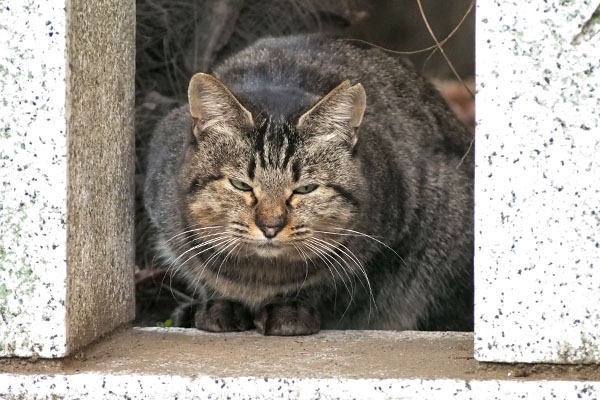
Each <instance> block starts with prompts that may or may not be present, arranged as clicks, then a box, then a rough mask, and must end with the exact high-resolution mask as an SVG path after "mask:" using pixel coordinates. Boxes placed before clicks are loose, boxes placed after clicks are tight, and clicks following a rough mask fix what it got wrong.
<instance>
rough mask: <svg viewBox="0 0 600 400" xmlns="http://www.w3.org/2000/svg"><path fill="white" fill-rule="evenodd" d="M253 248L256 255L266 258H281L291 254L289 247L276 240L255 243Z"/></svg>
mask: <svg viewBox="0 0 600 400" xmlns="http://www.w3.org/2000/svg"><path fill="white" fill-rule="evenodd" d="M252 248H253V250H254V252H255V253H256V255H258V256H260V257H265V258H273V257H280V256H284V255H288V254H289V246H286V245H285V244H284V243H281V242H279V241H274V240H265V241H260V242H258V243H253V244H252Z"/></svg>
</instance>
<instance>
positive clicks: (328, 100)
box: [297, 81, 367, 147]
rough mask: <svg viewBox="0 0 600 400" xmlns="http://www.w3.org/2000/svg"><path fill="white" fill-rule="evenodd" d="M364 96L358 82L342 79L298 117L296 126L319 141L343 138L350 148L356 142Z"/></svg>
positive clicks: (364, 101) (365, 100) (365, 99)
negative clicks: (352, 82)
mask: <svg viewBox="0 0 600 400" xmlns="http://www.w3.org/2000/svg"><path fill="white" fill-rule="evenodd" d="M366 106H367V95H366V93H365V89H364V88H363V86H362V85H361V84H360V83H357V84H356V85H354V86H351V85H350V81H344V82H342V83H341V84H339V85H338V86H337V87H336V88H335V89H333V90H332V91H331V92H329V93H328V94H327V95H326V96H325V97H323V98H322V99H321V100H320V101H319V102H318V103H317V104H315V105H314V106H313V107H312V108H311V109H310V110H308V111H307V112H306V113H305V114H304V115H302V116H301V117H300V119H299V120H298V124H297V128H298V129H299V130H303V131H305V132H310V134H311V135H312V136H315V137H319V139H320V140H325V141H328V140H333V139H336V138H337V139H340V138H341V139H343V140H344V141H346V142H347V143H348V144H349V145H350V146H351V147H354V145H355V144H356V142H357V141H358V135H357V130H358V127H359V126H360V124H361V122H362V119H363V115H364V113H365V108H366Z"/></svg>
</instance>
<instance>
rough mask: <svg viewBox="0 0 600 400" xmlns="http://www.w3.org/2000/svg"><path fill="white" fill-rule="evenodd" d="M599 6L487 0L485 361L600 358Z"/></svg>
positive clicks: (481, 73)
mask: <svg viewBox="0 0 600 400" xmlns="http://www.w3.org/2000/svg"><path fill="white" fill-rule="evenodd" d="M599 5H600V1H598V0H595V1H591V0H583V1H579V2H565V1H559V0H554V1H544V2H540V1H535V0H518V1H517V0H511V1H509V0H506V1H499V0H496V1H488V2H478V3H477V35H476V37H477V141H476V165H477V166H476V196H475V219H476V222H475V231H476V243H475V264H476V274H475V275H476V277H475V287H476V295H475V357H476V358H477V359H478V360H483V361H504V362H514V361H520V362H551V363H600V185H599V182H600V181H599V179H598V171H599V170H600V156H599V154H600V114H599V113H598V110H599V109H600V97H599V94H600V48H599V45H598V44H599V43H600V41H599V40H600V36H598V31H599V29H598V28H599V24H598V22H599V19H600V15H599V14H600V8H599Z"/></svg>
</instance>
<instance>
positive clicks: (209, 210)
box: [181, 73, 366, 259]
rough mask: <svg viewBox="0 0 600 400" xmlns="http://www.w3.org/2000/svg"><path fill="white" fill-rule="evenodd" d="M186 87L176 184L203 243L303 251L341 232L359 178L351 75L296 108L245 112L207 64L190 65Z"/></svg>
mask: <svg viewBox="0 0 600 400" xmlns="http://www.w3.org/2000/svg"><path fill="white" fill-rule="evenodd" d="M188 96H189V104H190V112H191V115H192V117H193V125H192V134H191V135H192V136H191V140H192V141H194V144H193V146H191V149H192V150H191V151H190V152H189V154H188V155H187V156H186V160H185V162H184V173H183V174H182V177H181V179H182V181H183V182H181V184H182V187H183V188H185V189H186V190H187V194H186V195H185V202H186V207H187V213H188V214H187V219H188V225H189V226H188V229H190V230H191V229H197V230H196V231H192V232H194V233H193V234H195V235H196V237H197V238H198V239H199V240H198V242H200V241H202V243H203V245H204V246H205V247H204V248H206V249H207V251H208V249H209V248H215V249H218V250H222V251H223V253H224V254H226V252H235V253H236V254H242V255H244V254H248V255H258V256H261V257H266V258H272V257H288V258H292V259H302V258H305V257H306V258H312V257H315V256H316V255H317V254H319V253H323V252H326V251H327V249H328V247H331V246H336V245H335V243H336V242H338V243H339V241H343V233H344V232H343V231H342V230H341V229H348V228H349V227H351V226H352V225H353V224H354V223H355V220H356V218H357V216H358V213H359V209H360V198H361V196H362V190H363V189H362V188H363V187H364V182H363V178H362V174H361V173H360V170H359V167H358V163H357V160H356V157H355V155H354V152H355V147H356V145H357V141H358V132H357V131H358V127H359V125H360V123H361V121H362V117H363V113H364V110H365V105H366V95H365V91H364V89H363V87H362V86H361V85H360V84H356V85H353V86H352V85H351V84H350V83H349V82H348V81H345V82H343V83H341V84H340V85H338V86H337V87H336V88H334V89H333V90H332V91H331V92H329V93H328V94H327V95H326V96H324V97H323V98H321V99H320V100H318V101H317V102H316V104H313V105H312V107H310V108H309V109H308V110H306V109H304V110H298V113H297V115H296V116H295V117H289V116H288V117H282V116H277V115H274V114H271V113H270V112H269V110H256V109H253V112H250V111H249V110H248V108H247V107H245V106H244V105H242V103H241V102H240V101H239V100H238V98H236V95H234V94H233V93H232V92H231V91H230V90H229V89H228V88H227V87H226V86H225V85H224V84H223V83H222V82H220V81H219V80H218V79H216V78H214V77H213V76H211V75H207V74H201V73H200V74H196V75H194V77H193V78H192V80H191V82H190V86H189V91H188ZM305 108H306V107H305ZM326 238H329V240H327V239H326ZM200 239H201V240H200ZM200 246H201V245H200ZM213 246H214V247H213ZM204 248H199V249H198V251H202V250H203V249H204ZM329 250H331V249H329Z"/></svg>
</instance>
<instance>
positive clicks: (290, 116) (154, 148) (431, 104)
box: [144, 36, 473, 335]
mask: <svg viewBox="0 0 600 400" xmlns="http://www.w3.org/2000/svg"><path fill="white" fill-rule="evenodd" d="M188 99H189V105H186V106H184V107H181V108H178V109H175V110H173V111H172V112H171V113H170V114H169V115H168V116H166V117H165V118H164V119H163V120H162V121H161V123H160V124H159V125H158V126H157V129H156V131H155V133H154V136H153V139H152V142H151V144H150V152H149V155H148V171H147V178H146V183H145V190H144V195H145V205H146V208H147V210H148V213H149V215H150V217H151V220H152V223H153V225H154V227H155V229H156V231H157V232H158V234H157V236H158V237H157V246H158V249H159V251H160V252H161V254H162V255H163V256H164V259H165V261H166V265H167V266H168V268H169V269H170V270H171V271H172V272H173V273H175V274H177V275H178V276H180V277H181V278H183V279H184V280H185V281H186V282H188V283H189V286H190V293H193V295H194V296H195V298H196V299H197V300H196V301H195V302H194V303H192V304H190V305H188V306H187V307H183V308H181V309H179V310H178V312H177V313H176V315H177V319H176V322H177V324H179V325H182V326H186V325H194V326H196V327H197V328H198V329H202V330H208V331H215V332H220V331H241V330H247V329H253V328H256V329H257V330H258V331H259V332H261V333H263V334H266V335H305V334H312V333H315V332H318V331H319V330H320V329H393V330H407V329H423V330H470V329H472V323H473V310H472V308H473V287H472V286H473V276H472V275H473V273H472V269H473V226H472V225H473V157H472V153H471V152H469V148H470V147H469V143H470V142H471V136H470V135H469V134H468V133H467V131H466V129H465V128H464V127H463V126H462V125H461V124H460V123H459V122H458V121H457V119H456V118H455V116H454V115H453V114H452V112H451V111H450V110H449V108H448V107H447V105H446V104H445V102H444V100H443V99H442V98H441V97H440V95H439V94H438V93H437V92H436V90H435V89H434V88H433V87H432V86H431V85H430V84H428V83H427V82H426V81H425V80H424V79H423V78H421V77H419V76H418V75H417V74H416V73H415V72H414V70H413V68H412V67H411V66H410V65H409V64H408V63H407V62H405V61H403V60H401V59H398V58H396V57H392V56H389V55H387V54H385V53H383V52H382V51H380V50H378V49H374V48H368V47H365V46H363V45H357V44H354V43H352V42H350V41H346V40H343V39H336V38H330V37H323V36H291V37H284V38H269V39H262V40H259V41H257V42H256V43H255V44H253V45H251V46H250V47H248V48H246V49H244V50H242V51H241V52H239V53H237V54H235V55H233V56H232V57H230V58H229V59H227V60H225V61H224V62H222V63H221V64H220V65H218V66H217V67H216V68H215V69H214V71H213V72H212V74H211V75H209V74H204V73H198V74H196V75H194V76H193V77H192V79H191V82H190V84H189V91H188Z"/></svg>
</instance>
